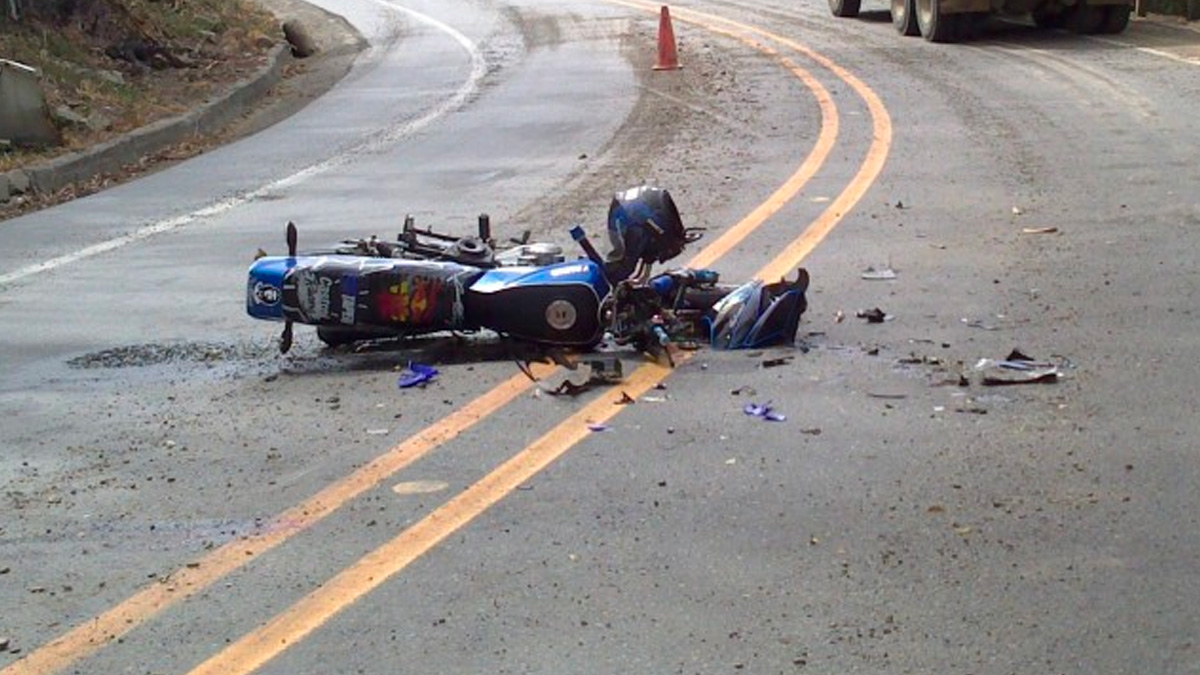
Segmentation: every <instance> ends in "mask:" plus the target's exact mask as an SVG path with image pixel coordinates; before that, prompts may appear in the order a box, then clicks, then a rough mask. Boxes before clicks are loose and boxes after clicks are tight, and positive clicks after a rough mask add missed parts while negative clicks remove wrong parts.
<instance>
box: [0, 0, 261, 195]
mask: <svg viewBox="0 0 1200 675" xmlns="http://www.w3.org/2000/svg"><path fill="white" fill-rule="evenodd" d="M0 7H2V9H3V14H2V15H0V58H4V59H10V60H13V61H17V62H20V63H24V64H26V65H29V66H33V67H35V68H37V69H38V70H39V71H41V78H42V84H43V89H44V91H45V94H46V100H47V104H48V107H49V109H50V112H51V118H52V121H53V123H54V125H55V126H56V127H57V128H58V129H59V130H60V131H61V132H62V136H63V144H62V145H61V146H59V147H52V148H16V147H12V146H11V145H3V141H2V140H0V172H2V171H6V170H8V169H12V168H16V167H20V166H23V165H25V164H27V163H32V162H36V161H39V160H42V159H46V158H49V157H52V156H54V155H56V154H60V153H63V152H66V151H69V150H78V149H80V148H85V147H88V146H90V145H94V144H96V143H100V142H103V141H104V140H106V139H108V138H111V137H113V136H115V135H117V134H120V133H123V132H126V131H129V130H131V129H134V128H137V127H140V126H144V125H146V124H148V123H151V122H153V121H155V120H158V119H162V118H164V117H169V116H173V115H176V114H179V113H181V112H185V111H187V110H189V109H191V108H194V107H196V106H198V105H200V104H202V103H204V102H205V101H207V100H208V99H209V98H210V96H211V95H213V94H214V92H215V91H217V89H218V88H219V87H221V86H222V85H224V84H226V83H229V82H232V81H237V80H239V79H242V78H244V77H247V76H249V75H250V74H251V73H253V72H254V71H255V70H256V69H257V68H259V67H260V66H261V65H262V64H263V63H264V59H265V57H266V54H267V52H268V51H269V50H270V48H271V46H272V45H274V44H275V43H276V41H277V40H278V39H279V38H280V33H279V29H278V27H277V24H276V21H275V18H274V16H272V15H271V14H270V13H269V12H267V11H265V10H264V9H262V8H261V7H259V6H258V5H257V4H255V3H254V2H250V1H248V0H0Z"/></svg>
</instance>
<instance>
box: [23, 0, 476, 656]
mask: <svg viewBox="0 0 1200 675" xmlns="http://www.w3.org/2000/svg"><path fill="white" fill-rule="evenodd" d="M370 1H371V2H373V3H375V4H377V5H382V6H383V7H386V8H389V9H391V10H393V11H398V12H403V13H405V14H408V15H409V16H411V17H412V18H413V19H415V20H416V21H418V22H420V23H423V24H426V25H428V26H431V27H433V28H434V29H436V30H439V31H441V32H444V33H446V34H447V35H449V36H450V37H451V38H452V39H453V40H454V41H455V42H457V43H458V44H459V45H461V46H462V48H463V49H464V50H465V51H466V52H467V54H468V55H469V56H470V59H471V72H470V74H469V75H468V76H467V79H466V80H465V81H464V82H463V84H462V85H461V86H460V87H459V88H458V90H457V91H455V92H454V94H453V95H451V96H450V97H449V98H447V99H445V100H444V101H442V102H441V103H439V104H438V105H436V106H434V107H433V108H432V109H430V110H429V111H428V112H426V113H425V114H424V115H422V116H420V117H418V118H417V119H415V120H412V121H410V122H407V123H405V124H402V125H400V126H398V127H395V128H392V129H386V128H385V129H382V130H380V131H378V132H376V133H374V134H371V135H369V136H367V137H365V138H363V139H361V140H360V141H359V142H358V143H356V144H355V145H353V146H352V147H350V148H349V149H347V150H344V151H342V152H340V153H339V154H337V155H334V156H333V157H330V158H329V159H325V160H322V161H320V162H317V163H315V164H312V165H311V166H308V167H307V168H304V169H301V170H300V171H297V172H296V173H293V174H291V175H289V176H285V177H283V178H280V179H278V180H275V181H272V182H270V183H267V184H266V185H263V186H261V187H258V188H256V189H254V190H251V191H249V192H245V193H241V194H238V195H236V196H233V197H228V198H226V199H222V200H220V201H218V202H216V203H215V204H210V205H208V206H205V207H203V208H201V209H198V210H196V211H192V212H191V213H186V214H183V215H181V216H176V217H174V218H168V219H166V220H160V221H158V222H156V223H151V224H150V225H145V226H142V227H139V228H138V229H136V230H134V231H133V232H130V233H128V234H125V235H122V236H119V237H114V238H112V239H108V240H105V241H102V242H99V243H96V244H92V245H91V246H85V247H84V248H81V249H79V250H77V251H73V252H71V253H67V254H64V255H60V256H58V257H55V258H51V259H49V260H45V261H42V262H39V263H35V264H33V265H27V266H25V267H21V268H18V269H16V270H14V271H12V272H8V273H6V274H0V292H3V291H5V290H7V289H9V288H10V287H11V286H12V285H13V284H14V283H16V282H18V281H22V280H24V279H27V278H29V277H32V276H36V275H38V274H42V273H43V272H49V271H51V270H54V269H58V268H59V267H64V266H66V265H70V264H72V263H76V262H79V261H80V260H86V259H87V258H92V257H95V256H97V255H100V254H102V253H108V252H109V251H114V250H116V249H119V248H122V247H124V246H127V245H129V244H133V243H135V242H139V241H142V240H144V239H149V238H150V237H153V236H155V235H158V234H163V233H165V232H170V231H172V230H177V229H179V228H181V227H184V226H187V225H191V224H192V223H195V222H197V221H202V220H206V219H209V218H214V217H216V216H219V215H221V214H224V213H227V212H229V211H232V210H233V209H235V208H237V207H239V206H243V205H245V204H248V203H250V202H252V201H255V200H256V199H262V198H264V197H269V196H270V195H271V194H272V193H275V192H278V191H281V190H285V189H287V188H290V187H294V186H296V185H299V184H301V183H303V182H305V181H307V180H309V179H311V178H313V177H314V176H317V175H320V174H323V173H325V172H326V171H329V170H331V169H334V168H337V167H340V166H344V165H345V164H348V163H349V162H350V161H351V160H352V159H353V158H354V157H356V156H358V155H362V154H365V153H369V152H372V151H375V150H377V149H378V148H380V147H383V146H385V145H389V144H392V143H395V142H397V141H399V140H402V139H404V138H407V137H409V136H412V135H413V134H415V133H417V132H418V131H421V130H422V129H424V128H425V127H427V126H429V125H430V124H432V123H433V122H435V121H437V120H438V119H440V118H442V117H444V116H446V115H447V114H449V113H451V112H454V111H455V110H457V109H458V108H461V107H462V106H463V105H464V104H465V103H466V102H467V101H469V100H470V99H471V97H473V96H474V95H475V93H476V92H477V91H478V90H479V83H480V82H481V81H482V80H483V78H484V76H485V75H487V63H486V61H485V60H484V58H483V53H482V52H481V51H480V50H479V47H478V46H477V45H476V44H475V43H474V42H472V41H471V39H470V38H468V37H467V36H465V35H463V34H462V33H461V32H459V31H457V30H455V29H454V28H453V27H452V26H449V25H447V24H445V23H443V22H441V21H438V20H437V19H435V18H433V17H431V16H427V15H425V14H422V13H420V12H417V11H416V10H412V9H408V8H407V7H401V6H399V5H396V4H393V3H391V2H388V1H387V0H370ZM0 672H2V671H0Z"/></svg>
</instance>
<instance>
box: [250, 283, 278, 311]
mask: <svg viewBox="0 0 1200 675" xmlns="http://www.w3.org/2000/svg"><path fill="white" fill-rule="evenodd" d="M254 302H255V303H257V304H259V305H266V306H268V307H272V306H274V305H277V304H279V289H278V288H276V287H274V286H272V285H270V284H265V283H263V282H261V281H259V282H257V283H255V284H254Z"/></svg>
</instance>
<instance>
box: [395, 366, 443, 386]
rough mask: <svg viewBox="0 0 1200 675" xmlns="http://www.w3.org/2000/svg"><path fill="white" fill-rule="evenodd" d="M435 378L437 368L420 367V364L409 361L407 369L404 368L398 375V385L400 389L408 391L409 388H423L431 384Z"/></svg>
mask: <svg viewBox="0 0 1200 675" xmlns="http://www.w3.org/2000/svg"><path fill="white" fill-rule="evenodd" d="M437 376H438V370H437V368H434V367H433V366H426V365H422V364H420V363H416V362H415V361H409V362H408V368H405V369H404V371H403V372H401V373H400V380H399V382H398V384H399V385H400V388H401V389H408V388H410V387H424V386H425V385H427V384H429V383H430V382H432V381H433V380H434V378H436V377H437Z"/></svg>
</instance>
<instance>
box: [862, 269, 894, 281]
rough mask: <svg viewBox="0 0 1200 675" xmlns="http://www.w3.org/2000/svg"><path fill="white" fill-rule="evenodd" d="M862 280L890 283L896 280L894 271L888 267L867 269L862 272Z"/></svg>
mask: <svg viewBox="0 0 1200 675" xmlns="http://www.w3.org/2000/svg"><path fill="white" fill-rule="evenodd" d="M862 278H863V279H866V280H867V281H891V280H893V279H895V278H896V270H893V269H892V268H890V267H880V268H875V267H868V268H867V269H865V270H863V273H862Z"/></svg>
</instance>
